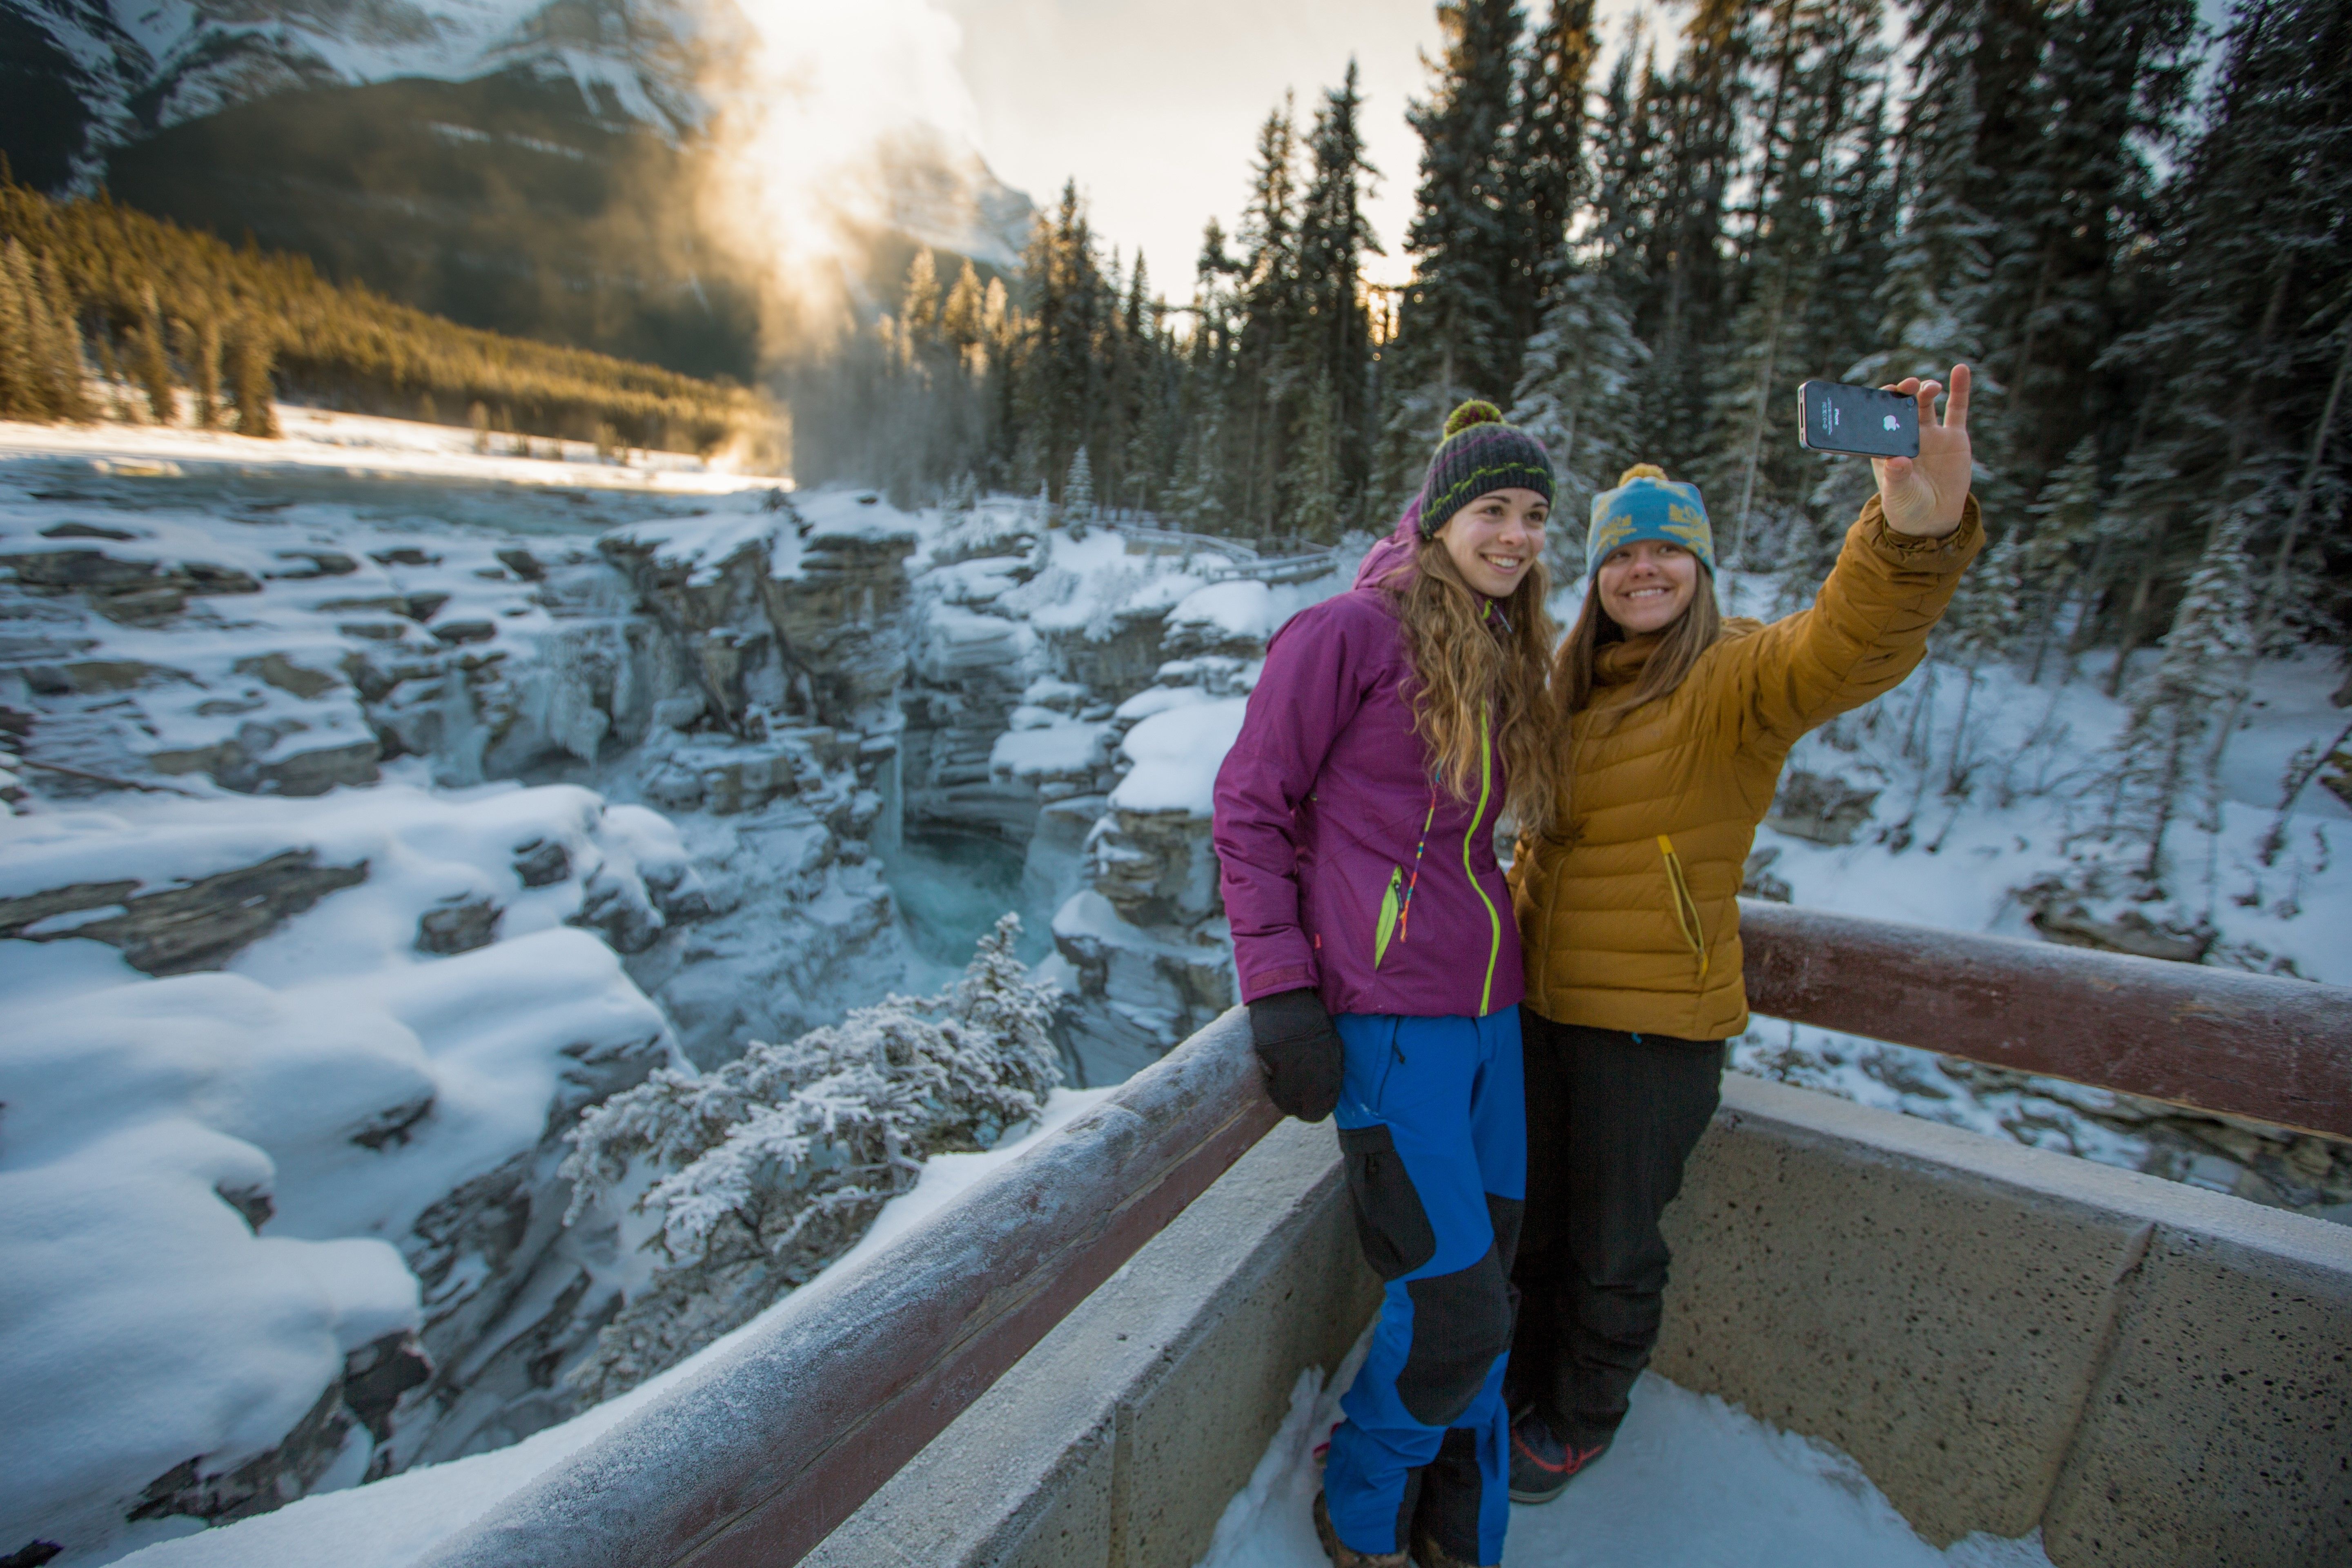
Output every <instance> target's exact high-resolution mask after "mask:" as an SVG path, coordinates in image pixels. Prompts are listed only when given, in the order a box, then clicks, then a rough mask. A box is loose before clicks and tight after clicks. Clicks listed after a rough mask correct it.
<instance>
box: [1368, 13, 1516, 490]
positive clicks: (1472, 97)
mask: <svg viewBox="0 0 2352 1568" xmlns="http://www.w3.org/2000/svg"><path fill="white" fill-rule="evenodd" d="M1437 16H1438V23H1439V26H1440V27H1441V28H1442V29H1443V30H1444V36H1445V47H1444V52H1443V55H1442V57H1441V58H1440V59H1439V60H1438V61H1437V62H1436V67H1437V70H1438V80H1437V82H1436V84H1435V87H1434V89H1433V91H1432V93H1431V95H1430V97H1429V99H1428V100H1427V101H1425V102H1422V103H1417V104H1415V105H1413V106H1412V109H1411V110H1410V111H1409V113H1408V116H1407V117H1408V118H1409V119H1410V120H1411V121H1412V125H1413V129H1414V130H1416V131H1418V132H1420V133H1421V139H1422V155H1421V184H1420V185H1419V187H1418V189H1417V190H1416V192H1415V195H1414V198H1413V216H1412V227H1411V228H1410V229H1409V230H1408V231H1407V234H1406V237H1405V248H1406V249H1407V250H1408V251H1409V252H1411V253H1412V258H1413V274H1412V285H1411V287H1410V288H1408V289H1407V290H1406V292H1405V296H1404V305H1403V309H1402V312H1401V313H1400V317H1399V324H1398V329H1397V339H1396V342H1394V343H1392V344H1391V345H1390V347H1389V349H1388V350H1387V352H1386V353H1385V354H1384V355H1383V356H1382V363H1383V366H1384V368H1383V372H1382V379H1383V386H1382V391H1383V395H1384V397H1385V400H1386V403H1385V410H1384V414H1383V417H1382V424H1381V460H1380V473H1381V479H1380V485H1381V494H1382V499H1383V500H1386V501H1388V502H1392V503H1401V502H1402V499H1403V498H1404V497H1406V496H1408V495H1410V494H1411V493H1412V488H1413V486H1414V484H1415V483H1416V482H1417V481H1418V480H1419V479H1420V477H1421V470H1422V466H1423V464H1424V463H1425V462H1427V461H1428V458H1429V453H1430V451H1431V449H1432V448H1433V447H1435V446H1436V444H1437V440H1438V437H1440V436H1441V435H1442V434H1443V433H1444V425H1445V419H1446V416H1447V415H1448V414H1449V413H1450V412H1451V411H1452V409H1453V408H1454V405H1456V404H1458V403H1460V402H1461V401H1462V400H1463V399H1464V398H1465V397H1472V396H1477V397H1485V398H1488V399H1500V398H1502V397H1503V396H1505V395H1507V392H1508V390H1509V388H1510V387H1511V386H1512V385H1513V384H1515V383H1516V382H1517V380H1518V358H1519V347H1520V344H1519V342H1517V340H1516V339H1515V338H1514V337H1513V335H1512V332H1511V318H1512V311H1511V307H1510V289H1509V271H1510V266H1511V260H1510V258H1511V245H1510V226H1511V220H1510V219H1508V218H1507V216H1506V213H1507V208H1508V200H1509V191H1510V186H1511V184H1512V176H1511V174H1510V171H1509V169H1508V167H1507V163H1508V160H1507V157H1506V151H1507V135H1508V132H1509V127H1510V119H1511V110H1512V76H1513V70H1512V61H1513V49H1514V47H1515V46H1516V45H1517V42H1518V37H1519V33H1520V30H1521V28H1522V26H1523V25H1524V17H1523V16H1522V14H1521V12H1520V10H1519V8H1518V7H1517V5H1512V4H1510V0H1444V3H1442V4H1440V5H1439V6H1438V8H1437Z"/></svg>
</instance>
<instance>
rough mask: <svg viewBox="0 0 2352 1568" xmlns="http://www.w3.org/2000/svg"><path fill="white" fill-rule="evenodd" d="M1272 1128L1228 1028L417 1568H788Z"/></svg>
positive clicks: (1139, 1081) (753, 1334)
mask: <svg viewBox="0 0 2352 1568" xmlns="http://www.w3.org/2000/svg"><path fill="white" fill-rule="evenodd" d="M1279 1119H1280V1117H1279V1113H1278V1112H1276V1110H1275V1109H1274V1107H1273V1105H1272V1104H1271V1103H1270V1102H1269V1101H1268V1100H1266V1098H1265V1093H1264V1092H1263V1090H1262V1089H1260V1087H1259V1078H1258V1068H1257V1059H1256V1058H1255V1055H1254V1054H1253V1053H1252V1051H1251V1049H1250V1037H1249V1024H1248V1019H1247V1016H1246V1015H1244V1013H1242V1012H1241V1011H1240V1010H1239V1009H1235V1010H1234V1011H1233V1012H1230V1013H1227V1014H1226V1015H1225V1016H1223V1018H1220V1019H1219V1020H1217V1021H1216V1022H1215V1023H1213V1024H1211V1025H1210V1026H1208V1027H1207V1028H1205V1029H1202V1031H1201V1032H1200V1033H1198V1034H1196V1035H1194V1036H1193V1037H1192V1038H1191V1039H1190V1040H1187V1041H1186V1042H1185V1043H1184V1044H1183V1045H1181V1046H1180V1047H1177V1048H1176V1049H1175V1050H1174V1051H1172V1052H1171V1053H1170V1054H1169V1055H1168V1056H1167V1057H1166V1058H1163V1059H1161V1060H1160V1062H1158V1063H1156V1064H1154V1065H1153V1066H1152V1067H1151V1068H1148V1069H1147V1070H1145V1071H1143V1072H1141V1073H1139V1074H1137V1075H1136V1076H1135V1077H1134V1078H1133V1079H1129V1081H1128V1083H1127V1084H1126V1085H1125V1086H1124V1087H1123V1088H1122V1089H1119V1091H1118V1093H1117V1094H1115V1095H1114V1096H1112V1097H1111V1098H1110V1099H1109V1100H1106V1101H1104V1102H1103V1103H1102V1104H1101V1105H1100V1106H1097V1108H1096V1109H1095V1110H1092V1111H1089V1112H1088V1113H1087V1115H1085V1116H1083V1117H1081V1118H1079V1119H1078V1120H1077V1121H1074V1122H1072V1123H1071V1124H1070V1125H1069V1126H1067V1127H1066V1128H1064V1129H1063V1130H1062V1131H1059V1132H1057V1133H1055V1134H1054V1135H1053V1136H1052V1137H1050V1138H1047V1139H1045V1140H1044V1141H1043V1142H1040V1143H1039V1144H1038V1145H1037V1147H1036V1148H1035V1149H1034V1150H1033V1151H1031V1152H1029V1153H1028V1154H1026V1155H1024V1157H1023V1158H1021V1159H1019V1160H1017V1161H1014V1162H1013V1163H1011V1164H1009V1165H1007V1166H1006V1167H1004V1168H1003V1170H1001V1171H1000V1172H998V1173H996V1174H995V1175H994V1176H993V1177H992V1178H991V1179H990V1180H988V1181H986V1182H983V1183H982V1184H980V1185H978V1186H976V1187H974V1188H973V1189H972V1191H971V1193H969V1194H966V1195H965V1196H964V1197H963V1199H961V1201H960V1202H958V1203H957V1204H956V1205H953V1206H952V1207H951V1208H950V1209H948V1210H947V1211H946V1212H945V1213H943V1214H942V1215H940V1216H939V1218H938V1220H937V1221H936V1222H934V1223H932V1224H929V1225H927V1226H922V1227H920V1228H919V1229H917V1230H915V1231H914V1232H912V1233H910V1234H909V1235H908V1236H907V1237H903V1238H902V1239H900V1240H899V1241H898V1242H897V1243H896V1244H895V1245H893V1246H891V1247H887V1248H885V1249H883V1250H882V1251H880V1252H878V1253H877V1254H876V1255H874V1256H873V1257H872V1258H869V1259H867V1260H866V1263H865V1264H864V1265H863V1266H858V1267H855V1268H853V1270H852V1271H851V1272H850V1273H848V1274H847V1275H846V1276H844V1277H841V1278H839V1279H838V1280H837V1281H828V1286H827V1288H825V1289H817V1290H812V1291H810V1292H808V1293H807V1294H806V1295H804V1296H802V1297H795V1298H792V1299H789V1300H787V1301H786V1302H785V1303H784V1304H783V1305H782V1307H780V1308H779V1309H778V1310H774V1311H772V1312H771V1313H769V1314H767V1315H766V1316H765V1317H763V1318H761V1319H760V1320H759V1321H756V1322H755V1323H753V1324H752V1325H751V1327H750V1328H749V1329H747V1330H746V1331H744V1334H743V1337H742V1338H741V1339H740V1341H739V1342H737V1343H736V1344H735V1345H734V1346H733V1347H732V1348H731V1350H730V1352H724V1353H722V1354H720V1355H719V1356H718V1357H717V1358H715V1359H714V1360H713V1361H712V1363H711V1364H710V1365H709V1367H708V1368H707V1369H706V1370H705V1371H704V1372H703V1373H701V1375H699V1376H698V1377H696V1378H695V1379H694V1380H693V1381H691V1382H689V1383H688V1384H684V1385H682V1386H681V1387H680V1388H678V1389H677V1391H676V1392H675V1393H674V1394H671V1395H670V1396H669V1397H667V1398H666V1399H664V1400H661V1401H658V1402H656V1403H653V1404H649V1405H646V1407H644V1408H643V1409H641V1410H639V1411H636V1412H635V1413H634V1414H633V1415H631V1416H630V1417H629V1418H628V1419H627V1420H625V1421H624V1422H622V1423H621V1424H620V1425H619V1426H615V1427H614V1429H613V1430H612V1431H611V1432H609V1433H607V1434H606V1435H605V1436H604V1437H602V1438H600V1439H599V1440H598V1441H596V1442H595V1443H593V1444H592V1445H591V1446H590V1447H587V1448H585V1449H583V1451H582V1452H581V1453H579V1454H578V1455H576V1456H574V1457H573V1458H572V1459H571V1460H569V1461H567V1462H566V1463H565V1464H563V1465H562V1466H561V1467H559V1468H556V1469H555V1470H553V1471H551V1472H550V1473H549V1474H547V1475H545V1476H543V1477H541V1479H539V1480H538V1481H536V1482H534V1483H533V1484H532V1485H531V1486H530V1487H528V1488H526V1489H524V1490H522V1491H520V1492H519V1493H517V1494H515V1495H514V1496H513V1497H511V1498H509V1499H508V1500H506V1501H505V1502H503V1503H502V1504H500V1505H499V1507H498V1508H497V1509H496V1510H493V1511H492V1512H490V1513H489V1514H488V1515H486V1516H485V1517H484V1518H483V1519H481V1520H480V1521H477V1522H476V1523H475V1524H473V1525H471V1526H469V1527H467V1529H466V1530H465V1531H462V1532H461V1533H459V1534H458V1535H457V1536H456V1537H454V1538H453V1539H451V1540H450V1541H448V1542H446V1543H444V1544H443V1545H442V1546H441V1547H440V1548H439V1549H438V1550H437V1551H436V1552H434V1553H433V1555H432V1556H431V1557H430V1558H429V1559H427V1563H429V1564H430V1565H431V1568H460V1565H463V1568H555V1565H557V1564H562V1565H563V1568H656V1565H663V1564H671V1563H688V1562H689V1561H690V1562H691V1563H694V1564H695V1565H696V1568H731V1565H738V1564H740V1565H743V1568H750V1565H751V1564H759V1565H761V1568H784V1565H786V1564H790V1563H797V1562H799V1561H800V1560H801V1558H802V1557H803V1555H804V1554H805V1553H806V1552H808V1551H809V1550H810V1549H811V1548H812V1547H814V1546H815V1545H816V1544H817V1542H820V1541H823V1540H824V1537H825V1536H826V1535H827V1534H828V1533H830V1532H831V1531H832V1530H833V1528H834V1527H835V1525H837V1524H839V1523H840V1522H841V1521H843V1520H845V1519H846V1518H848V1517H849V1516H850V1514H852V1513H853V1512H855V1511H856V1510H857V1508H858V1506H859V1505H860V1504H861V1503H863V1502H864V1501H865V1500H866V1498H867V1497H869V1496H870V1495H872V1493H873V1492H874V1491H875V1490H876V1489H877V1488H879V1487H880V1486H881V1485H882V1483H883V1482H885V1481H887V1480H888V1479H890V1478H891V1476H893V1475H895V1474H896V1473H897V1472H898V1468H899V1467H901V1466H902V1465H904V1464H905V1463H906V1462H907V1461H908V1459H910V1458H913V1457H914V1456H915V1455H916V1454H917V1453H919V1451H921V1449H922V1447H923V1446H924V1445H925V1444H927V1443H929V1441H930V1440H931V1439H932V1438H933V1437H935V1436H938V1435H939V1434H940V1432H941V1431H942V1430H944V1429H945V1428H946V1426H948V1424H949V1423H950V1422H951V1421H953V1420H954V1419H955V1417H956V1416H957V1415H959V1414H960V1413H961V1411H962V1410H963V1409H964V1408H965V1406H967V1405H970V1404H971V1402H972V1401H973V1400H974V1399H976V1398H978V1397H979V1396H980V1395H981V1394H982V1393H984V1392H986V1391H987V1389H988V1387H989V1386H990V1384H993V1383H994V1382H995V1381H996V1380H997V1378H998V1377H999V1376H1001V1375H1002V1374H1003V1373H1004V1372H1005V1371H1006V1370H1007V1369H1008V1368H1010V1367H1011V1366H1012V1365H1013V1363H1014V1362H1016V1361H1018V1360H1020V1359H1021V1357H1022V1356H1023V1355H1024V1354H1025V1353H1026V1352H1028V1351H1029V1350H1030V1348H1031V1347H1032V1346H1034V1345H1035V1344H1036V1342H1038V1341H1039V1340H1041V1339H1043V1338H1044V1337H1045V1334H1046V1332H1047V1331H1049V1330H1051V1329H1052V1328H1053V1327H1054V1325H1055V1324H1056V1323H1058V1322H1060V1321H1062V1319H1063V1318H1064V1317H1065V1316H1066V1315H1067V1314H1068V1313H1069V1311H1070V1310H1071V1309H1073V1308H1074V1307H1076V1305H1077V1304H1078V1303H1079V1302H1080V1301H1082V1300H1085V1299H1086V1298H1087V1295H1088V1294H1090V1293H1091V1292H1092V1291H1093V1290H1094V1289H1095V1288H1096V1287H1097V1285H1100V1284H1101V1283H1102V1282H1103V1281H1104V1280H1106V1279H1109V1278H1110V1276H1111V1275H1112V1274H1113V1273H1114V1272H1115V1271H1117V1269H1118V1267H1119V1265H1121V1264H1122V1263H1125V1262H1126V1261H1127V1260H1128V1259H1129V1258H1130V1257H1132V1256H1134V1254H1135V1252H1136V1251H1137V1250H1138V1249H1139V1247H1142V1246H1143V1244H1144V1243H1145V1242H1147V1241H1149V1240H1150V1239H1151V1238H1152V1237H1154V1236H1156V1235H1158V1234H1159V1233H1160V1229H1161V1228H1162V1227H1163V1226H1166V1225H1167V1224H1168V1222H1169V1221H1170V1220H1171V1219H1173V1218H1174V1217H1175V1216H1176V1215H1178V1214H1180V1213H1181V1212H1182V1211H1183V1209H1184V1207H1185V1205H1188V1204H1190V1203H1191V1202H1192V1200H1193V1199H1194V1198H1196V1197H1198V1196H1199V1195H1200V1194H1202V1193H1203V1192H1205V1191H1207V1190H1208V1188H1209V1186H1210V1184H1212V1183H1213V1182H1214V1181H1215V1180H1216V1179H1217V1177H1218V1176H1219V1175H1221V1174H1223V1172H1224V1171H1225V1169H1226V1168H1227V1167H1228V1166H1230V1165H1232V1164H1233V1163H1234V1161H1235V1160H1238V1159H1239V1158H1241V1156H1242V1155H1243V1154H1244V1153H1245V1152H1248V1150H1249V1148H1250V1147H1251V1145H1253V1144H1255V1142H1257V1141H1258V1140H1259V1139H1260V1138H1261V1137H1263V1136H1265V1133H1266V1131H1268V1130H1269V1129H1270V1128H1272V1127H1273V1126H1274V1124H1275V1123H1276V1121H1278V1120H1279Z"/></svg>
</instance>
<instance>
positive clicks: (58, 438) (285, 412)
mask: <svg viewBox="0 0 2352 1568" xmlns="http://www.w3.org/2000/svg"><path fill="white" fill-rule="evenodd" d="M273 406H274V407H275V408H276V410H277V414H278V428H279V430H280V431H281V432H283V434H282V435H281V436H280V437H278V438H276V439H272V440H263V439H260V438H258V437H250V436H233V435H230V434H228V433H227V432H226V431H218V430H194V429H186V428H182V427H180V426H154V425H115V424H102V425H27V424H23V423H21V422H18V421H16V420H5V419H0V456H22V457H37V458H78V459H80V460H81V461H83V462H85V463H86V464H88V465H89V468H90V469H91V470H92V471H94V472H98V473H105V474H114V475H121V476H125V477H129V478H134V479H135V478H156V479H172V478H180V477H184V476H185V474H186V473H187V472H188V471H189V470H191V469H203V468H227V469H230V470H231V471H236V470H257V469H259V470H272V469H274V470H280V471H283V470H289V469H305V468H308V469H327V470H340V471H341V472H342V473H343V474H345V475H348V476H350V477H352V478H382V479H395V478H396V479H419V478H436V479H470V480H478V481H493V482H498V483H503V484H525V485H561V486H563V487H565V488H567V489H579V488H583V487H587V488H592V489H621V490H640V491H650V492H656V493H666V494H674V495H675V494H683V495H729V494H732V493H734V492H737V491H740V490H746V489H751V490H765V489H770V488H772V487H773V486H775V485H776V484H778V483H779V482H781V481H779V480H777V479H772V478H762V477H761V476H758V475H751V474H738V473H730V472H727V471H725V470H723V469H722V468H717V467H714V466H713V465H712V464H711V463H709V462H707V461H705V460H704V459H702V458H696V457H692V456H690V455H688V454H686V453H682V452H653V451H648V452H646V453H644V454H642V455H641V456H639V457H636V458H633V460H632V461H631V462H630V463H628V464H614V463H607V462H604V461H603V460H601V459H600V458H597V457H596V455H595V448H594V447H593V446H591V445H590V444H589V443H587V442H584V441H561V442H559V441H554V440H551V439H547V438H542V437H534V438H533V440H532V445H533V447H535V448H536V449H538V450H541V451H553V452H556V453H558V454H560V455H559V456H557V457H553V458H522V457H510V456H507V455H505V454H503V453H496V452H493V453H489V454H483V453H478V452H476V451H475V450H474V433H473V431H472V430H470V429H465V428H460V427H458V426H450V425H428V424H425V423H423V422H422V421H419V420H414V419H392V418H386V417H384V416H380V415H373V414H341V413H337V412H335V411H333V410H331V409H323V408H307V407H303V406H301V405H297V404H290V403H280V404H276V405H273ZM493 440H494V442H495V443H496V444H498V445H504V444H505V441H506V437H503V436H494V437H493Z"/></svg>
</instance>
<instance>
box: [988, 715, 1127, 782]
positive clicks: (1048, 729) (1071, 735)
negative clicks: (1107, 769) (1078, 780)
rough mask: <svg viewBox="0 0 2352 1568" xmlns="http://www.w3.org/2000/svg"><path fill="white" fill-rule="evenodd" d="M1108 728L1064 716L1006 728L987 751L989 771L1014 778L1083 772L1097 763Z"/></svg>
mask: <svg viewBox="0 0 2352 1568" xmlns="http://www.w3.org/2000/svg"><path fill="white" fill-rule="evenodd" d="M1107 729H1108V725H1103V724H1081V723H1079V722H1078V721H1076V720H1074V719H1063V720H1061V721H1059V722H1055V723H1051V724H1041V725H1037V726H1035V727H1034V728H1031V729H1024V730H1007V731H1005V732H1004V733H1003V734H1002V735H999V736H998V737H997V738H996V744H995V747H994V748H993V749H992V751H991V752H989V754H988V769H989V772H990V773H997V774H1003V775H1009V776H1011V777H1013V778H1034V777H1036V776H1037V775H1039V774H1041V773H1078V772H1082V771H1084V770H1085V769H1087V768H1089V767H1091V766H1093V765H1094V763H1095V760H1096V755H1097V752H1099V751H1100V749H1101V745H1102V737H1103V734H1104V731H1106V730H1107Z"/></svg>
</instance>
